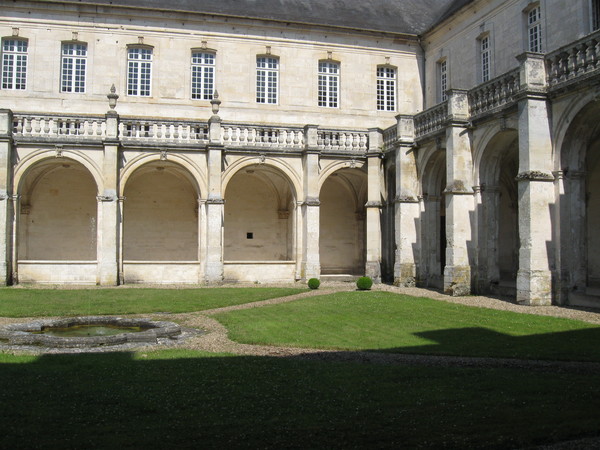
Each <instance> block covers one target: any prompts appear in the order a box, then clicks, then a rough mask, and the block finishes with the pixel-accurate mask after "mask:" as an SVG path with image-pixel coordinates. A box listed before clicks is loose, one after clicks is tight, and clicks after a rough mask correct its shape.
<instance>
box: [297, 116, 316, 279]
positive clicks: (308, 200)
mask: <svg viewBox="0 0 600 450" xmlns="http://www.w3.org/2000/svg"><path fill="white" fill-rule="evenodd" d="M304 137H305V143H306V144H305V149H304V153H303V155H302V172H303V175H304V201H303V202H302V206H301V207H302V244H303V245H302V265H301V269H300V276H301V278H302V279H303V280H308V279H310V278H319V277H320V275H321V262H320V257H319V251H320V249H319V230H320V205H321V202H320V201H319V154H320V152H319V149H318V147H317V126H316V125H306V126H305V127H304Z"/></svg>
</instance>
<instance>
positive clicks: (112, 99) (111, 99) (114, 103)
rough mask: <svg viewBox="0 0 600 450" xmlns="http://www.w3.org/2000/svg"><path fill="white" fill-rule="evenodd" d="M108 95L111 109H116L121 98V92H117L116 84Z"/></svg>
mask: <svg viewBox="0 0 600 450" xmlns="http://www.w3.org/2000/svg"><path fill="white" fill-rule="evenodd" d="M106 97H107V98H108V106H109V107H110V110H111V111H114V110H115V107H116V106H117V100H118V98H119V94H117V89H116V88H115V85H114V84H113V85H112V86H111V87H110V92H109V93H108V95H107V96H106Z"/></svg>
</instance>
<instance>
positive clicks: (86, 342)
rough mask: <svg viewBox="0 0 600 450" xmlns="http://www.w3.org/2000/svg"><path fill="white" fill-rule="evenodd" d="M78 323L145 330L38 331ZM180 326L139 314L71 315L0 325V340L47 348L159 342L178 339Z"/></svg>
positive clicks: (11, 344) (18, 344)
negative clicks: (59, 333) (66, 334)
mask: <svg viewBox="0 0 600 450" xmlns="http://www.w3.org/2000/svg"><path fill="white" fill-rule="evenodd" d="M77 325H98V326H102V325H106V326H120V327H140V328H142V330H143V331H140V332H136V333H120V334H116V335H113V336H80V337H59V336H50V335H47V334H35V332H39V331H42V330H43V329H45V328H68V327H72V326H77ZM181 334H182V331H181V327H180V326H179V325H177V324H176V323H174V322H167V321H154V320H148V319H140V318H122V317H114V316H87V317H68V318H63V319H41V320H35V321H32V322H27V323H14V324H9V325H5V326H3V327H0V343H1V342H2V341H6V343H7V345H8V346H11V347H12V346H16V347H20V346H39V347H44V348H93V347H102V346H115V345H122V344H128V343H142V344H143V343H146V344H158V343H159V339H161V338H162V339H177V337H178V336H180V335H181Z"/></svg>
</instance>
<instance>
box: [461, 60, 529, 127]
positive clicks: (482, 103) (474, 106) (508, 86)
mask: <svg viewBox="0 0 600 450" xmlns="http://www.w3.org/2000/svg"><path fill="white" fill-rule="evenodd" d="M520 86H521V82H520V77H519V69H515V70H511V71H510V72H507V73H505V74H502V75H500V76H499V77H496V78H494V79H492V80H490V81H487V82H485V83H483V84H480V85H479V86H477V87H475V88H473V89H471V90H470V91H469V93H468V98H469V110H470V114H471V117H475V116H478V115H480V114H485V113H487V112H489V111H493V110H495V109H496V108H500V107H502V106H505V105H507V104H510V103H512V102H513V101H514V95H515V94H516V93H517V92H518V91H519V88H520Z"/></svg>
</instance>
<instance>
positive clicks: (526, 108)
mask: <svg viewBox="0 0 600 450" xmlns="http://www.w3.org/2000/svg"><path fill="white" fill-rule="evenodd" d="M518 59H519V62H520V63H521V69H520V77H521V87H522V92H521V97H520V99H519V110H518V118H519V175H518V176H517V181H518V191H519V240H520V243H521V244H520V247H519V271H518V273H517V302H519V303H522V304H525V305H550V304H551V303H552V274H551V255H552V252H553V249H552V211H551V207H552V204H553V202H554V175H553V174H552V141H551V132H550V121H549V117H548V107H547V103H546V98H545V95H544V90H545V87H546V72H545V66H544V61H543V56H542V55H537V54H531V53H525V54H523V55H520V56H519V57H518Z"/></svg>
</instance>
